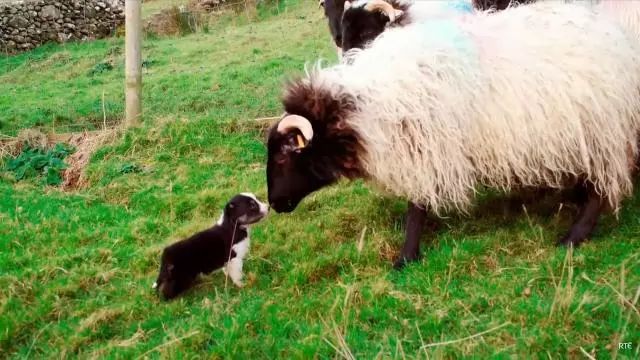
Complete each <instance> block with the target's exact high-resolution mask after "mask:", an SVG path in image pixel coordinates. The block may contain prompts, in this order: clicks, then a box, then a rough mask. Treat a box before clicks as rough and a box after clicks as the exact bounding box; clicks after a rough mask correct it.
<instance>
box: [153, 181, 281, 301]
mask: <svg viewBox="0 0 640 360" xmlns="http://www.w3.org/2000/svg"><path fill="white" fill-rule="evenodd" d="M268 211H269V208H268V206H267V205H266V204H264V203H262V202H260V201H259V200H258V199H257V198H256V197H255V195H253V194H249V193H241V194H238V195H236V196H234V197H233V198H232V199H231V200H230V201H229V202H228V203H227V205H226V206H225V208H224V211H223V213H222V216H220V219H219V220H218V222H217V223H216V224H214V226H213V227H212V228H210V229H207V230H204V231H201V232H199V233H197V234H195V235H192V236H191V237H189V238H187V239H184V240H181V241H178V242H177V243H175V244H172V245H170V246H168V247H166V248H165V249H164V251H163V252H162V259H161V264H160V274H159V275H158V279H157V280H156V282H155V283H154V284H153V288H154V289H156V290H157V291H158V292H159V293H160V294H161V295H162V296H163V297H164V298H165V299H167V300H169V299H172V298H174V297H176V296H178V295H179V294H180V293H182V292H183V291H185V290H187V289H188V288H189V287H190V286H191V284H192V283H193V281H194V280H195V278H196V277H197V276H198V274H200V273H203V274H209V273H211V272H212V271H214V270H218V269H220V268H223V271H224V273H225V274H226V275H227V276H229V277H230V278H231V281H233V283H234V284H235V285H236V286H238V287H241V286H242V285H243V283H242V276H243V274H242V260H243V259H244V257H245V256H247V253H248V252H249V225H251V224H255V223H257V222H259V221H260V220H262V219H263V218H264V217H265V216H266V215H267V212H268Z"/></svg>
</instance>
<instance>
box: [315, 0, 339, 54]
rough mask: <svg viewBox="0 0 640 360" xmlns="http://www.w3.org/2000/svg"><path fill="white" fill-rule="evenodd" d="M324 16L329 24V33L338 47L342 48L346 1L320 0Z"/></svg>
mask: <svg viewBox="0 0 640 360" xmlns="http://www.w3.org/2000/svg"><path fill="white" fill-rule="evenodd" d="M319 4H320V6H322V7H323V8H324V15H325V17H326V18H327V22H328V23H329V31H330V32H331V36H332V37H333V41H334V42H335V43H336V46H337V47H340V48H341V47H342V12H343V11H344V0H320V3H319Z"/></svg>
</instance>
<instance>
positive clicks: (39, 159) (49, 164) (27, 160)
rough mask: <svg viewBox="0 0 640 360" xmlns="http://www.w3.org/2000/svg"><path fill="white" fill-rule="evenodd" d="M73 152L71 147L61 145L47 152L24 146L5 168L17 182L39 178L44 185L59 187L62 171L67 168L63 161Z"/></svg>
mask: <svg viewBox="0 0 640 360" xmlns="http://www.w3.org/2000/svg"><path fill="white" fill-rule="evenodd" d="M73 151H74V149H73V148H72V147H71V146H69V145H66V144H63V143H58V144H56V145H55V146H54V147H53V148H51V149H49V150H44V149H42V148H38V147H31V146H30V145H28V144H26V145H25V146H24V147H23V148H22V152H21V153H20V154H19V155H18V156H16V157H15V158H13V159H10V160H9V161H8V162H7V164H6V166H5V168H6V170H8V171H10V172H13V174H14V176H15V179H16V180H17V181H20V180H25V179H29V178H36V177H41V178H42V182H43V183H44V184H45V185H60V184H62V171H63V170H64V169H66V168H67V165H66V164H65V162H64V159H65V158H66V157H67V156H68V155H69V154H71V153H73Z"/></svg>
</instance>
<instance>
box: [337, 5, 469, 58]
mask: <svg viewBox="0 0 640 360" xmlns="http://www.w3.org/2000/svg"><path fill="white" fill-rule="evenodd" d="M473 12H474V9H473V5H472V4H471V1H470V0H449V1H402V0H400V1H397V0H389V1H385V0H357V1H354V2H353V3H352V2H350V1H346V2H345V3H344V14H343V15H342V51H343V52H344V51H348V50H350V49H353V48H363V47H364V45H365V44H366V43H368V42H370V41H372V40H373V39H375V38H376V37H378V35H380V34H381V33H382V32H383V31H384V30H385V29H386V28H387V27H394V26H406V25H407V24H409V23H413V22H418V21H424V20H429V19H437V18H447V17H450V16H455V15H460V14H469V13H473Z"/></svg>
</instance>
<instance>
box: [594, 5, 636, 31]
mask: <svg viewBox="0 0 640 360" xmlns="http://www.w3.org/2000/svg"><path fill="white" fill-rule="evenodd" d="M595 10H596V11H598V12H599V13H601V14H602V15H604V16H610V17H611V18H612V19H614V20H616V21H618V22H619V23H620V24H622V26H624V27H625V28H626V30H627V31H628V32H629V34H630V36H631V37H632V38H635V39H636V40H640V4H638V1H636V0H602V1H600V2H599V3H598V4H597V5H596V6H595Z"/></svg>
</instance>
